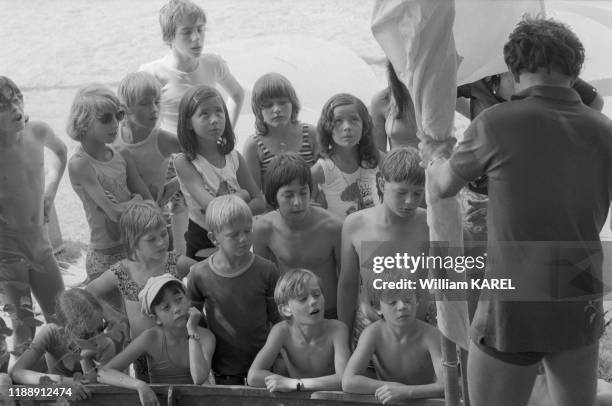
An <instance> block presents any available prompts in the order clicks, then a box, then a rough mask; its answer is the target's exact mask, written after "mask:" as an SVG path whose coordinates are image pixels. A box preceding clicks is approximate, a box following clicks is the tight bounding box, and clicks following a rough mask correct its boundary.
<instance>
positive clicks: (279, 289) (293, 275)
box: [274, 268, 321, 317]
mask: <svg viewBox="0 0 612 406" xmlns="http://www.w3.org/2000/svg"><path fill="white" fill-rule="evenodd" d="M312 279H314V280H315V281H316V282H317V284H318V285H319V288H320V287H321V278H319V277H318V276H317V275H316V274H315V273H314V272H312V271H309V270H308V269H299V268H298V269H291V270H289V271H287V272H285V273H284V274H283V275H282V276H281V277H280V278H279V280H278V282H277V283H276V287H275V288H274V301H275V302H276V305H277V306H282V305H286V304H288V303H289V300H291V299H298V298H299V297H301V296H302V295H303V294H304V291H305V290H306V285H307V284H308V282H309V281H310V280H312ZM280 314H281V316H283V313H282V312H280ZM283 317H284V316H283Z"/></svg>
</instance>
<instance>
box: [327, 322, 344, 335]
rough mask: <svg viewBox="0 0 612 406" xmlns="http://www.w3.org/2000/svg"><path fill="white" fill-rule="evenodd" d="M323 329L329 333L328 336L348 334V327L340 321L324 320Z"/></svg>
mask: <svg viewBox="0 0 612 406" xmlns="http://www.w3.org/2000/svg"><path fill="white" fill-rule="evenodd" d="M323 327H324V331H327V332H329V334H331V335H332V336H338V335H347V334H348V327H347V326H346V324H344V323H343V322H341V321H340V320H335V319H325V320H324V325H323Z"/></svg>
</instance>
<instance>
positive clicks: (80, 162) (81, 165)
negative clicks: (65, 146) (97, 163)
mask: <svg viewBox="0 0 612 406" xmlns="http://www.w3.org/2000/svg"><path fill="white" fill-rule="evenodd" d="M92 171H93V168H92V167H91V164H90V163H89V162H88V161H87V159H85V158H84V157H82V156H79V155H73V156H71V157H70V159H69V160H68V175H70V179H73V180H79V179H88V178H89V177H90V175H91V174H92Z"/></svg>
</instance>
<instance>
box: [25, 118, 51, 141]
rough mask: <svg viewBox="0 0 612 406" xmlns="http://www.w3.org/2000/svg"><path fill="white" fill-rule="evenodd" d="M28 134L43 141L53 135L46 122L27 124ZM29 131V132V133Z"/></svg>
mask: <svg viewBox="0 0 612 406" xmlns="http://www.w3.org/2000/svg"><path fill="white" fill-rule="evenodd" d="M25 128H26V134H28V133H30V134H31V135H32V136H33V137H34V138H36V139H38V140H40V141H43V140H44V139H45V138H47V137H48V136H49V135H52V134H53V130H52V129H51V126H50V125H49V124H47V123H45V122H44V121H30V122H28V123H27V124H26V126H25ZM28 130H29V131H28Z"/></svg>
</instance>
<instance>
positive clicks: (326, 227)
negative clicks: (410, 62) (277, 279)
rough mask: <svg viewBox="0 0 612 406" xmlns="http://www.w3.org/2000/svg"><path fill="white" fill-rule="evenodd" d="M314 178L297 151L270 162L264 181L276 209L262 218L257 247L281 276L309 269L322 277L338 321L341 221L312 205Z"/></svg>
mask: <svg viewBox="0 0 612 406" xmlns="http://www.w3.org/2000/svg"><path fill="white" fill-rule="evenodd" d="M311 192H312V178H311V174H310V168H309V167H308V164H307V163H306V162H305V161H304V160H303V159H302V158H301V157H300V156H298V155H296V154H281V155H279V156H277V157H276V158H274V159H273V160H272V161H271V162H270V166H269V168H268V173H267V174H266V177H265V179H264V194H265V196H266V202H267V203H268V204H269V205H270V206H271V207H273V208H274V209H276V210H274V211H272V212H269V213H267V214H265V215H263V216H260V217H259V218H257V220H256V222H255V225H254V227H253V251H254V252H255V253H256V254H258V255H261V256H262V257H264V258H268V259H270V260H273V261H275V262H276V264H277V265H278V267H279V269H280V271H281V274H282V273H283V272H286V271H288V270H289V269H294V268H305V269H310V270H311V271H312V272H313V273H314V274H315V275H317V276H318V277H319V278H320V279H321V289H322V291H323V294H324V295H325V297H326V299H327V300H326V303H325V317H326V318H329V319H335V318H336V317H337V316H336V292H337V286H338V270H339V268H340V232H341V229H342V222H341V221H340V219H338V218H336V217H335V216H334V215H333V214H331V213H329V212H328V211H327V210H324V209H322V208H320V207H316V206H313V205H312V204H311V203H310V193H311Z"/></svg>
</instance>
